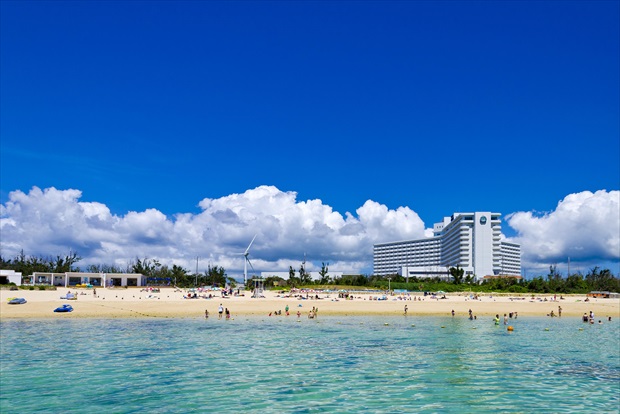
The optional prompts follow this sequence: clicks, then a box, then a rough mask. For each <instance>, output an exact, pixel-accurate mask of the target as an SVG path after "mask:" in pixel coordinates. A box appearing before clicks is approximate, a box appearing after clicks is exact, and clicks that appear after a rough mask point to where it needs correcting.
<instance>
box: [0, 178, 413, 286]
mask: <svg viewBox="0 0 620 414" xmlns="http://www.w3.org/2000/svg"><path fill="white" fill-rule="evenodd" d="M81 197H82V193H81V192H80V191H78V190H57V189H55V188H48V189H45V190H41V189H39V188H36V187H34V188H33V189H32V190H31V191H30V192H29V193H27V194H26V193H23V192H21V191H14V192H12V193H10V195H9V201H8V202H7V203H6V204H5V205H2V211H1V218H0V226H1V228H2V238H3V243H2V255H3V256H4V257H9V258H10V257H13V256H15V255H16V254H17V253H19V251H20V250H21V249H23V250H24V252H25V253H26V254H27V255H35V256H39V255H41V256H48V255H56V254H66V253H68V251H69V250H70V249H71V250H73V251H77V252H78V253H79V254H80V256H81V257H82V258H83V259H82V261H81V262H79V265H81V266H85V265H87V264H115V265H120V266H125V265H126V264H127V263H129V262H130V261H131V260H133V259H135V258H136V257H139V258H143V257H148V258H157V259H158V260H160V261H161V262H162V263H165V264H170V265H171V264H178V265H181V266H184V267H185V268H187V269H189V270H194V269H195V261H196V257H200V261H201V262H202V263H201V264H200V266H199V270H202V269H204V268H206V266H207V264H209V263H210V264H212V265H217V266H223V267H224V268H226V269H227V272H228V273H229V275H232V276H239V275H240V274H241V273H242V271H243V256H242V255H241V253H243V251H244V250H245V249H246V247H247V245H248V243H249V242H250V240H252V237H254V235H255V234H257V238H256V241H255V243H254V245H253V246H252V250H251V255H250V259H251V260H252V263H253V265H254V268H255V269H256V270H287V269H288V267H289V266H293V267H298V266H299V265H300V263H301V261H302V260H303V259H304V254H305V255H306V256H307V259H308V270H318V269H319V268H320V266H321V262H329V263H330V269H332V270H339V271H344V272H364V273H371V272H372V246H373V244H374V243H377V242H380V241H389V240H392V239H407V238H419V237H423V236H424V224H423V223H422V221H421V220H420V218H419V217H418V215H417V214H416V213H414V212H413V211H412V210H410V209H409V208H406V207H400V208H398V209H397V210H389V209H388V208H387V207H386V206H384V205H381V204H379V203H376V202H374V201H370V200H369V201H367V202H366V203H365V204H364V205H363V206H362V207H360V208H359V209H358V210H357V211H356V213H357V216H354V215H353V214H350V213H346V214H345V215H344V216H343V215H341V214H340V213H338V212H335V211H333V209H332V208H331V207H330V206H329V205H326V204H323V202H322V201H321V200H306V201H298V200H297V194H296V193H295V192H282V191H280V190H278V189H277V188H276V187H273V186H260V187H257V188H255V189H251V190H247V191H246V192H244V193H242V194H231V195H228V196H226V197H221V198H217V199H210V198H206V199H204V200H202V201H200V203H199V206H200V207H201V208H202V212H200V213H199V214H195V215H194V214H189V213H186V214H179V215H176V216H174V217H172V218H170V217H166V216H165V215H164V214H162V213H161V212H159V211H158V210H155V209H148V210H146V211H143V212H133V211H132V212H129V213H127V214H125V215H124V216H115V215H112V214H111V213H110V211H109V209H108V208H107V207H106V206H105V205H103V204H100V203H92V202H82V201H79V199H80V198H81ZM334 266H336V267H337V268H336V267H334Z"/></svg>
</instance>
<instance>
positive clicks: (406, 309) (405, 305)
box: [405, 305, 407, 316]
mask: <svg viewBox="0 0 620 414" xmlns="http://www.w3.org/2000/svg"><path fill="white" fill-rule="evenodd" d="M405 316H407V305H405Z"/></svg>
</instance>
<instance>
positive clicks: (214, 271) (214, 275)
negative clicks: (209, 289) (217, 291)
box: [207, 265, 249, 287]
mask: <svg viewBox="0 0 620 414" xmlns="http://www.w3.org/2000/svg"><path fill="white" fill-rule="evenodd" d="M226 277H227V275H226V269H224V268H223V267H222V266H211V265H209V267H208V268H207V283H208V284H210V285H211V286H220V287H224V286H226V280H227V279H226ZM248 284H249V282H248Z"/></svg>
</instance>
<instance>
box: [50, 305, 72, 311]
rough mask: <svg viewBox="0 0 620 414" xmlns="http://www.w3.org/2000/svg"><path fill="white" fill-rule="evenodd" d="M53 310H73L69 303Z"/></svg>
mask: <svg viewBox="0 0 620 414" xmlns="http://www.w3.org/2000/svg"><path fill="white" fill-rule="evenodd" d="M54 312H73V306H71V305H62V306H59V307H57V308H56V309H54Z"/></svg>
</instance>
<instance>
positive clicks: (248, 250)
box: [244, 234, 258, 256]
mask: <svg viewBox="0 0 620 414" xmlns="http://www.w3.org/2000/svg"><path fill="white" fill-rule="evenodd" d="M256 236H258V234H255V235H254V238H253V239H252V241H251V242H250V244H249V245H248V248H247V249H245V253H244V254H245V255H246V256H247V254H248V253H250V247H252V243H254V239H255V238H256Z"/></svg>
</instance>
